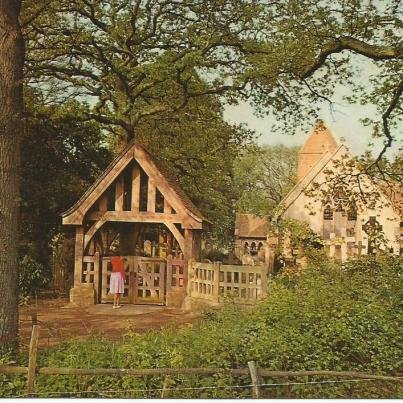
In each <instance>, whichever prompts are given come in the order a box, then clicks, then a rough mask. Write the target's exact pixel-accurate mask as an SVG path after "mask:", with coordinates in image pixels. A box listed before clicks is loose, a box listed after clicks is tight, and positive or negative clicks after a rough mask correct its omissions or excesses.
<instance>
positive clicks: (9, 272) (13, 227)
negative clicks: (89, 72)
mask: <svg viewBox="0 0 403 403" xmlns="http://www.w3.org/2000/svg"><path fill="white" fill-rule="evenodd" d="M20 7H21V2H20V1H19V0H1V1H0V352H5V351H7V350H9V349H13V348H14V347H15V346H16V342H17V336H18V256H17V255H18V207H19V206H18V205H19V181H20V180H19V169H20V143H21V135H22V130H23V98H22V92H23V90H22V88H23V83H22V78H23V64H24V40H23V37H22V33H21V28H20V24H19V21H18V17H19V13H20Z"/></svg>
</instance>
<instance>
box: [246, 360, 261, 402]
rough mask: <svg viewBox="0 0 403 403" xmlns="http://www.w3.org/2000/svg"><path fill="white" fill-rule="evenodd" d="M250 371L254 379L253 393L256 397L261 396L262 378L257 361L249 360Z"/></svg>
mask: <svg viewBox="0 0 403 403" xmlns="http://www.w3.org/2000/svg"><path fill="white" fill-rule="evenodd" d="M248 367H249V373H250V377H251V379H252V385H253V386H252V394H253V398H254V399H259V398H260V379H259V374H258V370H257V368H256V364H255V361H249V362H248Z"/></svg>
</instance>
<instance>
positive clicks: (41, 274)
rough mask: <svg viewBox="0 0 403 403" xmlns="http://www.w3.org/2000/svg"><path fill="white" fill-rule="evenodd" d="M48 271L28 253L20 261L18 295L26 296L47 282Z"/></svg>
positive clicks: (44, 285)
mask: <svg viewBox="0 0 403 403" xmlns="http://www.w3.org/2000/svg"><path fill="white" fill-rule="evenodd" d="M49 280H50V275H49V273H48V271H47V270H46V269H45V267H44V266H42V265H41V264H40V263H38V262H37V261H36V260H34V259H33V258H32V257H30V256H29V255H25V256H24V257H23V258H22V259H21V261H20V267H19V278H18V286H19V292H20V297H28V296H30V295H32V294H34V293H35V292H36V291H38V290H40V289H41V288H44V287H46V286H47V285H48V284H49Z"/></svg>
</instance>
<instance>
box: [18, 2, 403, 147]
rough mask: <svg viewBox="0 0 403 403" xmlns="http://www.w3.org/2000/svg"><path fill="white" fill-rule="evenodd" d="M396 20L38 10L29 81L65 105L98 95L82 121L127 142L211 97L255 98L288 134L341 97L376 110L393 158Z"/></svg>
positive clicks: (295, 5) (31, 32) (240, 8)
mask: <svg viewBox="0 0 403 403" xmlns="http://www.w3.org/2000/svg"><path fill="white" fill-rule="evenodd" d="M384 3H386V4H384ZM398 11H399V1H397V0H394V1H390V2H372V1H364V0H362V1H361V0H359V1H349V2H345V1H343V0H336V1H334V0H325V1H321V2H320V3H319V4H318V2H317V1H316V0H307V1H304V2H301V1H298V0H281V1H276V2H269V3H265V2H261V1H257V0H253V1H249V0H248V1H246V0H233V1H219V2H217V1H215V0H214V1H213V0H203V1H201V0H197V1H190V2H189V1H183V2H175V1H164V2H160V1H158V0H148V1H145V0H130V1H126V0H113V1H112V0H106V1H103V2H101V3H99V2H97V1H94V0H91V1H83V0H74V1H66V0H40V1H35V2H34V1H29V2H27V3H26V6H25V12H24V15H23V18H22V20H23V26H24V31H25V37H26V40H27V63H26V75H27V81H29V82H30V83H31V84H32V85H37V84H38V83H40V84H41V90H42V91H43V92H44V93H46V94H47V97H48V98H49V99H51V100H53V101H56V102H60V101H63V100H64V99H65V97H66V96H67V97H72V96H75V97H76V98H77V99H79V98H80V97H82V96H83V95H84V96H86V97H87V96H90V97H91V98H92V99H93V100H94V102H93V107H92V108H90V110H88V111H86V113H84V114H82V115H81V116H78V117H77V118H82V119H95V120H97V121H98V122H100V123H102V124H105V125H107V126H108V127H113V128H114V129H113V130H114V131H115V132H118V133H119V132H120V133H121V132H124V133H126V135H128V136H129V137H133V136H134V135H135V134H136V128H137V126H138V124H139V123H140V122H141V121H147V119H148V118H149V117H150V116H151V117H152V116H154V117H157V118H158V117H159V116H160V114H167V113H168V114H170V115H173V114H176V112H177V111H178V110H179V109H181V108H182V107H184V106H186V104H187V102H188V101H189V100H190V99H195V98H199V97H201V96H204V95H211V94H216V95H220V96H223V95H225V97H226V100H227V101H229V102H232V103H236V102H237V99H239V98H244V99H248V100H250V99H252V100H253V103H254V106H255V108H256V110H257V111H258V112H260V113H262V114H265V113H272V114H274V115H276V116H277V118H278V119H277V121H278V123H279V124H280V125H281V126H282V128H284V129H286V131H287V132H288V133H290V132H293V131H294V130H295V128H296V127H300V126H301V124H304V122H305V123H307V122H311V120H312V117H317V111H318V108H319V107H320V106H321V105H322V103H323V102H324V101H325V102H328V103H329V104H330V105H331V106H332V105H333V101H334V100H333V96H334V94H335V92H336V91H337V89H339V88H340V87H341V86H342V87H343V88H346V87H347V88H350V89H351V91H347V94H345V91H344V93H343V94H345V95H346V99H347V100H348V101H349V102H355V103H362V104H363V105H368V104H369V103H370V104H373V105H375V106H376V107H377V109H378V111H377V112H378V113H377V114H375V115H372V116H368V119H367V120H366V123H367V124H371V125H372V126H373V128H374V134H375V135H376V136H379V135H381V134H382V135H385V136H386V137H387V142H386V143H385V147H388V146H390V145H391V143H392V142H393V141H394V140H396V138H394V137H396V136H394V135H393V129H397V128H398V125H399V123H401V116H400V114H399V113H398V111H399V108H400V102H401V99H400V98H401V93H402V91H403V86H402V83H401V77H400V75H399V72H400V70H401V66H402V64H401V63H402V62H401V46H400V45H399V44H400V35H399V34H400V31H399V30H400V27H401V19H400V17H399V13H398ZM363 60H364V61H365V62H366V63H364V64H362V63H361V62H362V61H363ZM360 64H362V68H361V66H360ZM364 69H365V73H366V74H365V76H367V73H368V71H370V72H373V74H371V76H370V77H369V79H368V80H366V81H365V82H363V80H362V79H361V77H362V76H363V74H362V71H364Z"/></svg>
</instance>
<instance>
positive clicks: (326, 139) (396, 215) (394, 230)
mask: <svg viewBox="0 0 403 403" xmlns="http://www.w3.org/2000/svg"><path fill="white" fill-rule="evenodd" d="M352 161H353V156H352V155H351V154H350V152H349V150H348V148H347V147H346V146H345V145H344V144H343V143H340V142H339V141H338V140H337V139H336V138H335V137H334V136H333V134H332V133H331V132H330V130H329V129H328V128H327V127H326V126H325V125H324V124H323V122H322V121H318V122H317V124H316V125H315V127H314V129H313V130H312V132H311V134H310V136H309V137H308V139H307V140H306V142H305V144H304V145H303V147H302V148H301V150H300V151H299V156H298V173H297V177H298V182H297V184H296V185H295V186H294V188H293V189H292V190H291V191H290V192H289V194H288V195H287V196H286V197H285V198H284V199H283V201H282V202H281V203H280V208H281V212H280V213H279V215H278V216H277V220H284V219H295V220H299V221H305V222H307V223H308V224H309V226H310V228H311V229H312V230H313V231H315V232H316V233H317V234H318V235H320V237H321V238H322V239H323V240H324V242H325V245H326V248H327V249H328V253H329V256H332V257H336V258H338V259H341V260H342V261H345V260H346V259H348V258H349V257H353V256H359V255H364V254H368V253H372V252H373V251H374V250H375V248H377V247H379V248H380V249H384V250H385V249H387V250H388V251H390V252H392V253H394V254H399V253H400V223H401V214H400V209H399V206H397V204H396V201H395V200H391V198H390V197H389V195H387V194H386V193H385V192H384V190H383V189H382V188H381V187H380V186H378V185H377V184H375V183H374V182H373V181H372V180H371V179H370V178H368V177H367V176H362V177H360V178H359V180H360V181H361V182H360V183H359V184H358V185H357V183H358V182H357V183H355V182H354V181H353V178H354V177H356V176H355V175H356V174H357V173H358V172H359V171H358V169H357V168H355V166H354V164H353V163H352ZM336 178H342V179H343V178H344V182H343V180H341V181H340V182H339V184H340V185H338V184H337V180H336ZM349 178H351V181H349ZM355 187H357V188H358V187H359V188H360V189H359V190H360V191H361V190H362V192H363V193H362V194H365V195H367V197H368V198H369V199H370V198H371V197H372V198H373V199H375V200H372V201H368V200H367V202H366V203H363V202H360V201H359V200H358V199H359V197H358V196H359V194H358V191H357V189H355V190H354V188H355ZM354 192H355V193H354ZM364 197H366V196H364ZM400 202H401V201H400Z"/></svg>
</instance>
